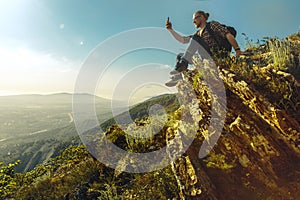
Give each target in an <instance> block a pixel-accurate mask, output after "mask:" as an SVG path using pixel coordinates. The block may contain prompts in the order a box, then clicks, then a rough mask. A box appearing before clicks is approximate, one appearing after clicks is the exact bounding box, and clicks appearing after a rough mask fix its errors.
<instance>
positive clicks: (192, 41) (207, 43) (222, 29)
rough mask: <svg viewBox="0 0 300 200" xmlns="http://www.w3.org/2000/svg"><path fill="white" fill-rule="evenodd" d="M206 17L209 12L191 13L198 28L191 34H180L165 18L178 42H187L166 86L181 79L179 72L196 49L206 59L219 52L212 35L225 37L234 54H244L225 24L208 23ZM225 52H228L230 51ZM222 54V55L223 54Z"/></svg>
mask: <svg viewBox="0 0 300 200" xmlns="http://www.w3.org/2000/svg"><path fill="white" fill-rule="evenodd" d="M208 17H209V13H205V12H204V11H201V10H199V11H196V12H195V13H194V14H193V23H194V24H195V27H196V28H199V30H197V31H196V33H195V34H194V35H191V36H181V35H180V34H178V33H177V32H176V31H174V30H173V28H172V23H171V22H169V20H167V22H166V28H167V29H168V30H169V31H170V32H171V34H172V35H173V37H174V38H175V39H176V40H177V41H179V42H180V43H183V44H186V43H189V46H188V48H187V49H186V51H185V53H184V54H178V55H177V59H176V60H177V62H176V65H175V69H174V70H173V71H171V72H170V74H171V75H173V76H172V77H171V80H170V81H169V82H167V83H166V86H168V87H173V86H175V85H176V84H177V82H178V80H180V79H182V76H181V72H183V71H185V70H187V68H188V64H189V63H190V64H191V63H192V57H193V55H194V54H195V53H196V52H197V51H198V53H199V54H200V56H201V58H202V59H208V58H209V57H210V56H211V55H212V54H213V53H215V52H220V45H219V44H218V41H216V37H215V36H214V35H218V36H221V37H223V38H226V39H227V40H228V42H229V43H230V45H231V46H232V47H233V48H234V50H235V52H236V56H240V55H243V54H244V52H242V51H241V49H240V48H239V45H238V44H237V41H236V40H235V38H234V36H233V35H232V34H231V33H230V32H229V30H228V29H227V28H226V26H223V25H221V24H220V23H219V22H216V21H211V22H209V25H208V22H207V19H208ZM199 47H200V48H199ZM227 53H228V54H229V53H230V52H227ZM222 56H224V54H223V55H222Z"/></svg>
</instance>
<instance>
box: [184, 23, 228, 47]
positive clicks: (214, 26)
mask: <svg viewBox="0 0 300 200" xmlns="http://www.w3.org/2000/svg"><path fill="white" fill-rule="evenodd" d="M210 28H211V30H212V31H213V32H214V33H215V34H217V35H220V36H222V37H226V34H227V33H229V31H228V30H227V28H226V27H224V26H222V25H221V24H220V23H219V22H217V21H211V22H210ZM194 34H198V35H199V36H200V37H202V38H203V40H204V41H205V42H206V43H207V44H208V46H209V47H210V48H211V49H216V48H217V47H218V44H217V42H216V41H215V40H214V38H213V37H212V36H211V35H210V34H209V32H208V30H207V29H206V28H205V27H204V29H202V30H201V29H200V30H198V31H196V33H194ZM192 37H193V35H190V36H189V39H190V38H192Z"/></svg>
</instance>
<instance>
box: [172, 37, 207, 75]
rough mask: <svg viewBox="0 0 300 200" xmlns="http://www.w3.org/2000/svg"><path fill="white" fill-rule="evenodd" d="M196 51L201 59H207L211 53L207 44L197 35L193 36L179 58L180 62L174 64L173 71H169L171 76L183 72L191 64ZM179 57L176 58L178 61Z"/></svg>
mask: <svg viewBox="0 0 300 200" xmlns="http://www.w3.org/2000/svg"><path fill="white" fill-rule="evenodd" d="M196 51H198V53H199V54H200V55H201V57H202V58H203V59H208V58H209V57H210V56H211V51H210V48H209V46H208V44H207V43H206V42H205V41H204V40H203V39H202V38H201V37H200V36H199V35H197V34H195V35H193V37H192V40H191V42H190V44H189V46H188V48H187V49H186V51H185V53H184V54H183V56H182V57H181V59H180V61H179V62H178V61H177V63H176V66H175V70H173V71H171V72H170V74H171V75H175V74H178V73H181V72H182V71H185V70H186V69H187V67H188V64H189V63H190V64H191V63H192V57H193V55H194V54H195V53H196ZM178 57H179V55H178V56H177V59H178Z"/></svg>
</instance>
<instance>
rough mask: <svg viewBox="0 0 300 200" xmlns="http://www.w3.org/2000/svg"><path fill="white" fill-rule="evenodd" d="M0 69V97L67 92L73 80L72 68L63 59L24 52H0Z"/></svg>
mask: <svg viewBox="0 0 300 200" xmlns="http://www.w3.org/2000/svg"><path fill="white" fill-rule="evenodd" d="M0 68H1V73H0V91H2V94H1V95H3V93H7V94H11V93H54V92H60V91H67V92H71V91H73V85H74V82H75V78H76V76H77V69H76V65H75V64H74V63H72V62H71V61H70V60H68V59H67V58H65V57H62V58H54V56H53V55H51V54H44V53H40V52H36V51H33V50H31V49H28V48H19V49H1V48H0ZM3 91H5V92H3Z"/></svg>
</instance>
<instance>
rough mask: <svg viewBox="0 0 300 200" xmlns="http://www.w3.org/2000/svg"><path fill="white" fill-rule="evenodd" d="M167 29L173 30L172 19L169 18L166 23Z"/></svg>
mask: <svg viewBox="0 0 300 200" xmlns="http://www.w3.org/2000/svg"><path fill="white" fill-rule="evenodd" d="M166 28H167V29H172V23H171V22H170V18H169V17H168V19H167V21H166Z"/></svg>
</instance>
